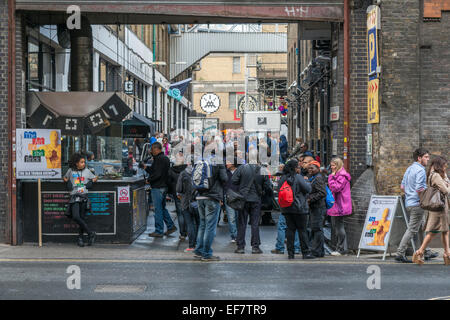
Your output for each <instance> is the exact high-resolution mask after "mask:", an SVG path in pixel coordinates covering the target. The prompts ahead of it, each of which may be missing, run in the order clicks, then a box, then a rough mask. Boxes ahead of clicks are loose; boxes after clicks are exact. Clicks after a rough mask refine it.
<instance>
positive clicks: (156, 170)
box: [141, 142, 177, 238]
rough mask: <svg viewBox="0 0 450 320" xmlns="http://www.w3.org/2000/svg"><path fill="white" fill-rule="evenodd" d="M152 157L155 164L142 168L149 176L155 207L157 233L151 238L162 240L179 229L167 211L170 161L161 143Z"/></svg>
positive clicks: (153, 148)
mask: <svg viewBox="0 0 450 320" xmlns="http://www.w3.org/2000/svg"><path fill="white" fill-rule="evenodd" d="M152 155H153V163H152V165H151V166H150V167H149V166H147V165H145V164H141V168H143V169H144V170H145V171H146V172H147V173H148V174H149V177H148V180H149V182H150V186H151V188H152V189H151V195H152V200H153V205H154V207H155V231H154V232H152V233H150V234H149V236H150V237H156V238H162V237H163V236H164V235H166V236H168V235H169V234H172V233H174V232H175V231H177V228H176V227H175V224H174V223H173V221H172V218H171V217H170V214H169V212H168V211H167V209H166V195H167V191H168V189H167V188H168V185H167V183H168V179H169V168H170V160H169V158H167V157H166V156H165V155H164V153H163V152H162V145H161V143H159V142H155V143H153V145H152ZM164 223H166V225H167V231H166V232H165V233H164V234H163V232H164Z"/></svg>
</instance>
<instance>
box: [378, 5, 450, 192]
mask: <svg viewBox="0 0 450 320" xmlns="http://www.w3.org/2000/svg"><path fill="white" fill-rule="evenodd" d="M419 15H420V6H419V2H418V1H415V0H406V1H385V2H383V3H382V6H381V46H380V49H381V50H380V57H381V67H382V69H381V70H382V73H381V79H380V92H381V95H380V123H379V124H377V125H374V126H373V131H374V134H375V135H376V137H375V139H374V168H375V179H376V187H377V192H378V194H399V193H400V182H401V179H402V177H403V174H404V171H405V169H406V168H407V167H408V166H409V165H410V164H411V162H412V152H413V151H414V149H415V148H417V147H418V146H419V124H420V119H419V89H420V87H419V69H420V68H419V67H418V66H419V61H418V45H419V40H418V38H419V28H418V21H419ZM447 44H448V43H447ZM435 116H437V115H435Z"/></svg>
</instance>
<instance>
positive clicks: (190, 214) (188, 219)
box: [183, 208, 200, 248]
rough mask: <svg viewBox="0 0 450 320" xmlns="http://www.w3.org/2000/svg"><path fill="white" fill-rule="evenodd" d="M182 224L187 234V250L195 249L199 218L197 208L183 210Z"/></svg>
mask: <svg viewBox="0 0 450 320" xmlns="http://www.w3.org/2000/svg"><path fill="white" fill-rule="evenodd" d="M183 216H184V222H185V224H186V227H187V234H188V238H189V248H195V246H196V244H197V233H198V225H199V223H200V217H199V215H198V209H197V208H189V209H186V210H183Z"/></svg>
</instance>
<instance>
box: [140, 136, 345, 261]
mask: <svg viewBox="0 0 450 320" xmlns="http://www.w3.org/2000/svg"><path fill="white" fill-rule="evenodd" d="M282 137H283V136H282ZM267 140H269V141H270V142H269V143H274V141H276V140H273V139H272V138H271V136H270V134H269V135H268V136H267ZM267 140H266V139H260V140H259V141H256V144H255V145H254V147H252V143H253V141H254V140H252V137H250V138H249V139H248V140H247V141H248V143H247V144H246V145H247V148H246V156H244V157H243V159H242V158H241V157H239V150H237V148H235V149H234V155H235V157H234V161H229V160H226V159H229V158H226V159H225V161H224V162H223V163H224V164H216V162H215V161H213V160H214V159H213V158H215V157H216V154H215V152H214V151H213V152H212V153H211V155H210V158H205V159H204V158H202V159H193V158H192V159H189V160H188V161H186V157H185V156H184V155H183V152H181V151H178V152H177V153H176V154H175V158H174V159H173V160H174V161H173V163H172V164H171V161H170V159H169V157H167V155H166V154H165V147H164V145H163V144H162V143H159V142H158V141H155V142H153V144H152V145H151V154H152V161H151V162H150V163H141V164H140V167H141V169H143V170H145V172H146V174H147V180H148V183H149V184H150V186H151V201H152V204H153V208H154V212H155V230H154V232H152V233H150V234H149V236H150V237H158V238H162V237H164V236H165V235H170V234H172V233H174V232H176V231H177V230H178V229H179V232H180V240H186V238H187V239H188V241H189V245H188V248H187V249H186V250H185V251H186V252H192V253H193V256H194V258H197V259H202V260H203V261H215V260H218V259H219V257H217V256H215V255H213V249H212V243H213V240H214V238H215V235H216V228H217V224H218V222H219V221H220V215H221V212H222V211H223V212H224V216H226V217H227V222H228V226H229V233H230V241H231V242H232V243H235V244H236V250H235V253H236V254H244V253H245V252H246V251H245V248H246V241H245V239H246V237H245V235H246V230H247V224H250V226H251V228H250V230H251V240H250V246H251V252H252V254H260V253H262V250H261V248H260V245H261V239H260V232H259V225H260V220H261V211H262V207H263V203H264V201H265V199H266V198H268V197H270V199H273V196H274V192H276V193H279V192H280V189H281V188H282V186H283V184H284V182H287V183H288V184H289V185H290V186H291V189H292V194H293V201H292V204H291V205H289V206H287V207H283V208H280V211H281V215H280V218H279V221H278V225H277V231H278V232H277V239H276V245H275V248H274V249H273V250H272V251H271V252H272V253H273V254H284V252H285V243H286V245H287V253H288V258H289V259H293V258H294V256H295V254H301V255H302V257H303V259H314V258H321V257H324V256H325V250H324V244H325V241H324V233H323V226H324V221H325V218H326V217H327V214H328V215H329V216H330V218H331V223H332V229H333V233H335V234H336V239H337V242H336V249H335V251H333V252H332V254H333V255H336V256H337V255H342V254H346V253H347V252H348V248H347V239H346V233H345V228H344V223H343V218H344V217H345V216H346V215H349V214H351V213H352V201H351V196H350V180H351V178H350V175H349V173H347V172H346V171H345V169H344V168H343V162H342V160H341V159H339V158H335V159H333V160H332V161H331V165H330V168H329V169H330V173H329V174H328V172H327V170H326V169H324V168H322V167H321V164H320V162H319V161H317V160H320V159H318V158H315V157H314V156H313V153H312V152H310V151H308V145H307V144H306V143H301V141H297V142H298V146H296V147H295V148H293V150H292V152H291V153H289V152H288V151H287V150H288V149H287V145H286V146H283V144H285V143H287V142H286V141H284V139H282V138H281V139H280V145H279V146H280V150H279V152H280V156H281V157H280V163H281V164H280V166H279V167H278V168H277V169H278V170H277V172H270V171H269V169H268V167H267V166H266V165H265V164H263V163H261V162H260V161H258V160H257V159H258V155H257V152H258V148H259V146H260V144H263V143H266V144H269V143H267ZM211 141H212V143H214V141H215V139H212V140H211ZM215 142H217V141H215ZM228 142H229V141H227V140H226V139H225V141H224V147H223V148H217V144H216V145H215V148H214V150H218V149H219V154H218V155H217V156H221V153H220V151H221V150H224V149H225V148H226V144H227V143H228ZM277 142H278V141H277ZM208 146H209V142H206V143H205V145H204V149H205V150H206V149H208ZM233 146H236V145H235V144H234V143H233ZM193 149H194V145H192V151H193ZM265 150H271V148H268V149H265ZM272 150H273V149H272ZM269 152H270V151H269ZM190 156H191V157H192V155H190ZM224 158H225V156H224ZM239 158H241V160H242V161H241V163H239V161H238V159H239ZM249 159H256V161H253V162H252V161H248V160H249ZM246 160H247V162H246ZM248 162H251V163H248ZM274 177H277V178H276V179H274ZM272 180H278V182H277V183H276V187H274V185H273V181H272ZM327 188H329V189H330V190H331V193H332V194H333V198H334V201H335V204H334V205H333V206H332V207H331V209H329V210H327V205H326V197H327ZM230 190H231V191H230ZM233 193H234V194H238V195H241V196H242V198H243V199H244V200H243V203H242V205H241V206H240V207H239V208H237V207H236V205H233V203H231V202H232V201H234V199H232V198H230V197H231V195H232V194H233ZM166 197H170V198H171V199H173V201H174V202H175V207H176V212H177V220H178V228H177V227H176V226H175V224H174V222H173V220H172V219H171V217H170V214H169V212H168V210H167V208H166ZM164 226H165V227H166V229H165V230H166V231H164Z"/></svg>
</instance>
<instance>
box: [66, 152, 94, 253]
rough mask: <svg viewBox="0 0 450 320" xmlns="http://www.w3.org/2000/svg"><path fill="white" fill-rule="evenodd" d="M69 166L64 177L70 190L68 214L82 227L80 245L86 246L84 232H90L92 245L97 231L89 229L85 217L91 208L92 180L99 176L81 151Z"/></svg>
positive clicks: (89, 239) (89, 237) (74, 155)
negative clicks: (89, 196)
mask: <svg viewBox="0 0 450 320" xmlns="http://www.w3.org/2000/svg"><path fill="white" fill-rule="evenodd" d="M69 167H70V168H69V170H68V171H67V173H66V175H65V176H64V178H63V179H64V182H66V183H67V184H68V188H69V190H70V201H69V206H68V208H67V215H68V217H70V218H72V219H73V220H74V221H75V222H76V223H78V225H79V227H80V229H79V236H78V241H77V244H78V246H80V247H84V239H83V234H84V232H86V233H87V234H88V246H91V245H92V244H93V243H94V241H95V237H96V233H95V232H94V231H91V230H90V229H89V227H88V225H87V224H86V221H85V217H86V211H88V210H90V201H89V198H88V196H87V195H88V188H91V187H92V182H96V181H97V177H96V176H95V175H94V174H93V173H92V172H91V171H90V170H89V169H87V168H86V159H85V158H84V157H83V156H82V155H81V154H80V153H75V154H73V155H72V157H71V159H70V161H69Z"/></svg>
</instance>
